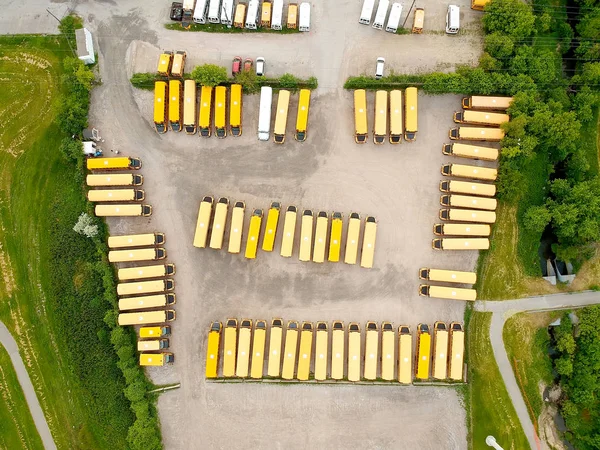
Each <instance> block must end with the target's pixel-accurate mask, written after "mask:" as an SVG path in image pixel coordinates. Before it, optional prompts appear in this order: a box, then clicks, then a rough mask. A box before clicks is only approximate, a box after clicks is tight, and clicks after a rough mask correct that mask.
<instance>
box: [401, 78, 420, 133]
mask: <svg viewBox="0 0 600 450" xmlns="http://www.w3.org/2000/svg"><path fill="white" fill-rule="evenodd" d="M417 99H418V95H417V88H416V87H409V88H406V91H404V109H405V114H404V116H405V120H406V123H405V124H404V139H406V140H407V141H414V140H415V139H416V138H417V129H418V125H417V124H418V114H417V113H418V108H417V107H418V104H417Z"/></svg>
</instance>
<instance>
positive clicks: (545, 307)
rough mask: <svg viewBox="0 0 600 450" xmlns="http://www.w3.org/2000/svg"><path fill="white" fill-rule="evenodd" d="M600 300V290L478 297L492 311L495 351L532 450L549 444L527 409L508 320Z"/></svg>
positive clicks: (479, 308) (479, 305) (477, 306)
mask: <svg viewBox="0 0 600 450" xmlns="http://www.w3.org/2000/svg"><path fill="white" fill-rule="evenodd" d="M596 304H600V292H594V291H584V292H579V293H575V294H556V295H543V296H540V297H527V298H522V299H520V300H506V301H501V302H496V301H478V302H476V303H475V310H476V311H480V312H491V313H492V321H491V324H490V341H491V343H492V349H493V351H494V358H496V362H497V363H498V368H499V369H500V374H501V375H502V379H503V380H504V385H505V386H506V390H507V391H508V395H509V396H510V398H511V400H512V402H513V405H514V407H515V410H516V411H517V416H518V417H519V420H520V422H521V426H522V427H523V431H524V432H525V436H527V440H528V441H529V446H530V447H531V448H532V450H538V449H546V448H548V447H547V446H546V445H545V443H544V442H541V441H540V440H539V439H538V437H537V435H536V432H535V429H534V427H533V423H532V422H531V418H530V417H529V413H528V411H527V405H525V401H524V400H523V396H522V395H521V390H520V389H519V385H518V384H517V379H516V378H515V373H514V372H513V368H512V365H511V364H510V361H509V360H508V355H507V353H506V347H505V346H504V339H502V330H503V329H504V323H505V322H506V321H507V320H508V319H509V318H510V317H511V316H513V315H515V314H518V313H521V312H533V311H535V312H540V311H549V310H556V309H570V308H581V307H584V306H590V305H596ZM498 444H500V446H503V447H505V448H510V445H511V444H510V443H508V442H499V443H498Z"/></svg>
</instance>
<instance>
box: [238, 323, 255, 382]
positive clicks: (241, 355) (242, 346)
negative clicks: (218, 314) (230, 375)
mask: <svg viewBox="0 0 600 450" xmlns="http://www.w3.org/2000/svg"><path fill="white" fill-rule="evenodd" d="M238 334H239V336H238V348H237V361H236V365H235V375H236V376H237V377H240V378H246V377H247V376H248V364H249V362H250V339H251V337H252V321H251V320H250V319H242V323H241V324H240V331H239V333H238Z"/></svg>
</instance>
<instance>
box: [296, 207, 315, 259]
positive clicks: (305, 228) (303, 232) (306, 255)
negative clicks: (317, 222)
mask: <svg viewBox="0 0 600 450" xmlns="http://www.w3.org/2000/svg"><path fill="white" fill-rule="evenodd" d="M313 220H314V218H313V212H312V211H311V210H310V209H305V210H304V212H303V213H302V225H301V226H300V255H299V259H300V261H310V251H311V248H312V238H313Z"/></svg>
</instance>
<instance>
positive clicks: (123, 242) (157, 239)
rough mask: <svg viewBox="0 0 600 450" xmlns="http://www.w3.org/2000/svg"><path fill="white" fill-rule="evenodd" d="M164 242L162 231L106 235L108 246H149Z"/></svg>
mask: <svg viewBox="0 0 600 450" xmlns="http://www.w3.org/2000/svg"><path fill="white" fill-rule="evenodd" d="M164 243H165V235H164V233H145V234H124V235H121V236H109V237H108V248H126V247H150V246H152V245H162V244H164Z"/></svg>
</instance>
